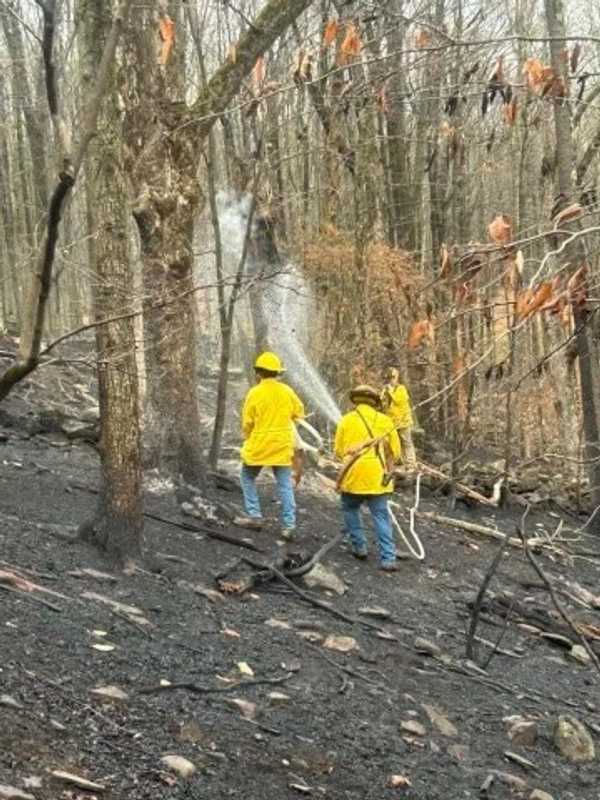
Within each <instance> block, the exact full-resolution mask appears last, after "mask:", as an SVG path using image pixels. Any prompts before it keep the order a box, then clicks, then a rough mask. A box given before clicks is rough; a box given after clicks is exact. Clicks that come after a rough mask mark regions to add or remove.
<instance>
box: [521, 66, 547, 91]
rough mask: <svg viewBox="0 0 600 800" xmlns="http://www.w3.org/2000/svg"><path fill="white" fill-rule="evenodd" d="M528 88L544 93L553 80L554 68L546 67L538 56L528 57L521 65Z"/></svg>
mask: <svg viewBox="0 0 600 800" xmlns="http://www.w3.org/2000/svg"><path fill="white" fill-rule="evenodd" d="M523 74H524V75H525V76H526V77H527V84H528V86H529V88H530V89H531V90H532V91H534V92H536V93H538V94H539V93H545V92H547V91H548V88H549V87H550V86H551V85H552V83H553V81H554V70H553V69H552V67H546V66H544V64H543V63H542V62H541V61H540V59H539V58H528V59H527V61H526V62H525V64H524V65H523Z"/></svg>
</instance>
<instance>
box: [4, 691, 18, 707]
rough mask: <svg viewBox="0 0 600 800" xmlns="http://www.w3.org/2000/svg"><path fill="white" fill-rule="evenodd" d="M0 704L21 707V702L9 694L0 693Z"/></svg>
mask: <svg viewBox="0 0 600 800" xmlns="http://www.w3.org/2000/svg"><path fill="white" fill-rule="evenodd" d="M0 706H6V707H7V708H23V706H22V705H21V703H19V701H18V700H15V698H14V697H11V696H10V695H9V694H0Z"/></svg>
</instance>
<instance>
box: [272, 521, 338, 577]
mask: <svg viewBox="0 0 600 800" xmlns="http://www.w3.org/2000/svg"><path fill="white" fill-rule="evenodd" d="M343 535H344V534H343V533H342V532H340V533H338V534H336V535H335V536H334V537H333V539H331V540H330V541H329V542H327V543H326V544H324V545H323V547H321V548H320V549H319V550H317V552H316V553H315V554H314V556H313V557H312V558H311V559H310V560H309V561H307V562H306V564H302V566H301V567H296V568H295V569H290V570H286V572H285V574H286V575H287V577H288V578H296V577H298V576H299V575H306V573H307V572H310V571H311V569H312V568H313V567H314V566H315V564H318V563H319V561H321V559H322V558H324V557H325V556H326V555H327V553H328V552H329V551H330V550H332V549H333V548H334V547H335V546H336V544H338V542H340V541H341V540H342V537H343Z"/></svg>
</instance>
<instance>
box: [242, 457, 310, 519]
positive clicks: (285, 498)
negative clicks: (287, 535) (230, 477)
mask: <svg viewBox="0 0 600 800" xmlns="http://www.w3.org/2000/svg"><path fill="white" fill-rule="evenodd" d="M261 469H262V467H252V466H249V465H248V464H242V472H241V475H240V482H241V484H242V492H243V494H244V508H245V509H246V514H248V516H249V517H253V518H254V519H261V518H262V513H261V510H260V500H259V498H258V492H257V491H256V483H255V481H256V479H257V478H258V475H259V473H260V471H261ZM271 469H272V470H273V475H274V476H275V480H276V481H277V493H278V495H279V499H280V500H281V520H282V522H283V527H284V528H294V527H295V526H296V499H295V497H294V487H293V485H292V468H291V467H272V468H271Z"/></svg>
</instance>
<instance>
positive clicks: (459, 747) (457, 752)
mask: <svg viewBox="0 0 600 800" xmlns="http://www.w3.org/2000/svg"><path fill="white" fill-rule="evenodd" d="M447 753H448V755H449V756H450V757H451V758H453V759H454V760H455V761H456V762H457V763H458V764H462V763H463V762H464V761H466V760H467V758H468V755H469V748H468V747H467V745H466V744H451V745H450V747H449V748H448V750H447Z"/></svg>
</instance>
